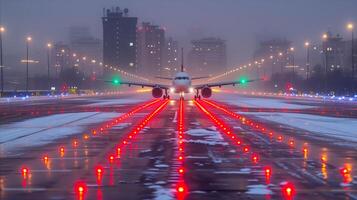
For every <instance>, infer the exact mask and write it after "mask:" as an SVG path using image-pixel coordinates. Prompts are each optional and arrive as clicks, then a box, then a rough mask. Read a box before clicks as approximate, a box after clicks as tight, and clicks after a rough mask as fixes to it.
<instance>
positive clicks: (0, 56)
mask: <svg viewBox="0 0 357 200" xmlns="http://www.w3.org/2000/svg"><path fill="white" fill-rule="evenodd" d="M3 32H5V28H4V27H3V26H0V71H1V95H0V96H2V95H3V93H4V69H3V68H4V65H3V54H2V50H3V49H2V34H3Z"/></svg>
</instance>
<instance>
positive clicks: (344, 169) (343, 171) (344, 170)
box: [340, 167, 350, 176]
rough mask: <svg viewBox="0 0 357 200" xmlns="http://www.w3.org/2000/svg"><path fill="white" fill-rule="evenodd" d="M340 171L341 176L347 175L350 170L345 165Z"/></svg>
mask: <svg viewBox="0 0 357 200" xmlns="http://www.w3.org/2000/svg"><path fill="white" fill-rule="evenodd" d="M340 172H341V174H342V175H343V176H347V175H349V174H350V170H349V169H347V168H346V167H343V168H341V169H340Z"/></svg>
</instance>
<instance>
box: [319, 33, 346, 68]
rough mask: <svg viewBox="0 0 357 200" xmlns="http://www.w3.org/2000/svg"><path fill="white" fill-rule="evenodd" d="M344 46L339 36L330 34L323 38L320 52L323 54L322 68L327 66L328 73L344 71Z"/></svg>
mask: <svg viewBox="0 0 357 200" xmlns="http://www.w3.org/2000/svg"><path fill="white" fill-rule="evenodd" d="M345 44H346V43H345V42H344V41H343V38H342V37H341V36H340V35H339V34H337V35H335V36H334V35H332V34H331V33H330V32H328V33H327V34H326V38H324V40H323V42H322V52H323V54H324V55H323V56H324V57H323V63H324V66H327V70H328V71H334V70H337V69H340V70H346V67H345V64H344V57H345V56H344V51H345V48H346V46H345ZM348 70H349V69H348Z"/></svg>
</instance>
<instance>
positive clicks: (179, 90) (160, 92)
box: [119, 53, 256, 99]
mask: <svg viewBox="0 0 357 200" xmlns="http://www.w3.org/2000/svg"><path fill="white" fill-rule="evenodd" d="M182 55H183V53H182ZM182 57H183V56H182ZM157 78H161V79H166V80H171V79H172V85H163V84H150V83H139V82H130V81H122V82H120V83H119V84H121V85H123V84H124V85H128V86H129V87H130V86H132V85H134V86H141V87H151V88H152V96H153V97H155V98H161V97H163V98H170V96H169V93H168V92H170V93H176V94H180V95H181V96H183V95H184V94H185V93H194V92H195V93H196V94H195V98H199V99H200V98H201V95H202V97H203V98H209V97H211V96H212V88H213V87H221V86H225V85H233V86H235V85H239V84H245V83H248V82H253V81H256V80H239V81H227V82H217V83H206V84H200V85H192V80H197V79H203V78H208V77H192V78H191V77H190V76H189V74H188V73H187V72H185V71H184V67H183V59H182V62H181V70H180V72H178V73H176V75H175V76H174V77H173V78H166V77H157ZM164 92H165V94H164Z"/></svg>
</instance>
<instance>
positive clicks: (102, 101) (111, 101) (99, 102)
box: [83, 98, 149, 106]
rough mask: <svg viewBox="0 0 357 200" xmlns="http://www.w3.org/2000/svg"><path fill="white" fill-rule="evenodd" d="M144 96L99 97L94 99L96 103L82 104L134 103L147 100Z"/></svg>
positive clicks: (109, 104)
mask: <svg viewBox="0 0 357 200" xmlns="http://www.w3.org/2000/svg"><path fill="white" fill-rule="evenodd" d="M147 100H149V99H146V98H122V99H119V98H118V99H101V100H96V101H98V102H97V103H90V104H87V105H83V106H111V105H123V104H135V103H141V102H144V101H147Z"/></svg>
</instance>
